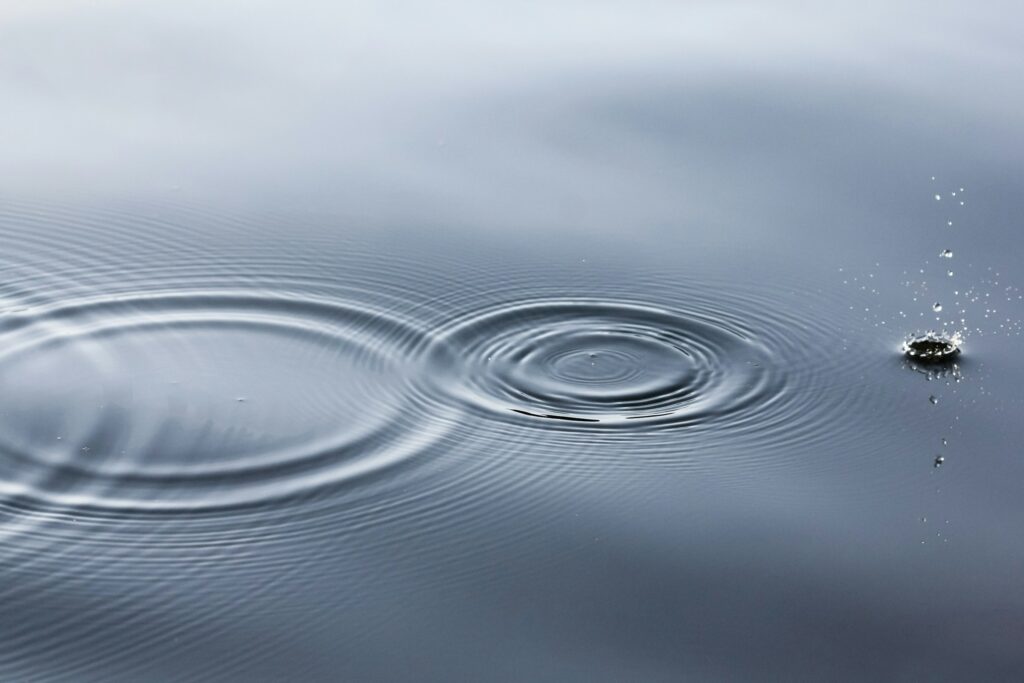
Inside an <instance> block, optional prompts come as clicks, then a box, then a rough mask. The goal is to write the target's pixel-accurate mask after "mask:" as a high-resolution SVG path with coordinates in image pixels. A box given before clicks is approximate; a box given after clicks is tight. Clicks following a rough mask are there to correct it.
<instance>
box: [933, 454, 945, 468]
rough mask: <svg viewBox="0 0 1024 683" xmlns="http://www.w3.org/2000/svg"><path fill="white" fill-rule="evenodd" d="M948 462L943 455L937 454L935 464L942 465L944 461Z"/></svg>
mask: <svg viewBox="0 0 1024 683" xmlns="http://www.w3.org/2000/svg"><path fill="white" fill-rule="evenodd" d="M944 462H946V459H945V458H944V457H943V456H941V455H936V456H935V466H936V467H942V463H944Z"/></svg>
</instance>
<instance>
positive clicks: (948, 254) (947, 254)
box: [939, 249, 953, 258]
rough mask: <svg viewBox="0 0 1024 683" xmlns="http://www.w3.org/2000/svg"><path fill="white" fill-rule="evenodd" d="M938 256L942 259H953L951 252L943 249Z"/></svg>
mask: <svg viewBox="0 0 1024 683" xmlns="http://www.w3.org/2000/svg"><path fill="white" fill-rule="evenodd" d="M939 256H941V257H942V258H953V250H952V249H943V250H942V251H940V252H939Z"/></svg>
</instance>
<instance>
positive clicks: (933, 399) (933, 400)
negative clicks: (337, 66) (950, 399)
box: [928, 395, 939, 406]
mask: <svg viewBox="0 0 1024 683" xmlns="http://www.w3.org/2000/svg"><path fill="white" fill-rule="evenodd" d="M928 402H929V403H931V404H932V405H933V406H934V405H938V403H939V399H938V397H936V396H934V395H933V396H929V397H928Z"/></svg>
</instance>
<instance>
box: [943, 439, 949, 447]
mask: <svg viewBox="0 0 1024 683" xmlns="http://www.w3.org/2000/svg"><path fill="white" fill-rule="evenodd" d="M947 443H949V441H947V440H946V437H942V445H943V446H945V445H946V444H947Z"/></svg>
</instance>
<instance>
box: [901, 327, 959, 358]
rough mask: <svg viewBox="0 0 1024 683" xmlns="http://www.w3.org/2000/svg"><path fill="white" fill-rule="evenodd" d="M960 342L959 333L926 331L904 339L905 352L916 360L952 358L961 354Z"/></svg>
mask: <svg viewBox="0 0 1024 683" xmlns="http://www.w3.org/2000/svg"><path fill="white" fill-rule="evenodd" d="M960 344H961V339H960V335H959V334H953V335H943V334H939V333H938V332H926V333H925V334H922V335H917V336H913V337H910V338H908V339H907V340H906V341H904V342H903V353H904V354H905V355H906V356H907V357H908V358H913V359H914V360H916V361H922V362H931V363H934V362H942V361H948V360H951V359H952V358H954V357H955V356H956V355H957V354H959V353H960Z"/></svg>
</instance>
